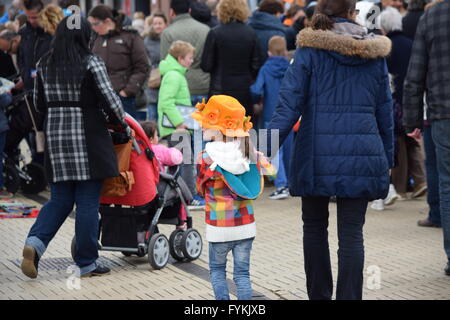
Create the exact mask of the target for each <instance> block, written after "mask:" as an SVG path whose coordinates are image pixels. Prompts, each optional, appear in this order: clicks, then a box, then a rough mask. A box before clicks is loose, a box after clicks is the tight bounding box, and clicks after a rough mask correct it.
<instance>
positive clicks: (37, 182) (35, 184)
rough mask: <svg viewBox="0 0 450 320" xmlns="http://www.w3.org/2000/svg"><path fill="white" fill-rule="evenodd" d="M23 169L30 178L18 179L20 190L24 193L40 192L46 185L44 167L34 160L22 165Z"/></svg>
mask: <svg viewBox="0 0 450 320" xmlns="http://www.w3.org/2000/svg"><path fill="white" fill-rule="evenodd" d="M23 171H24V172H25V173H26V174H27V175H28V176H29V178H30V179H20V185H21V187H22V191H23V193H25V194H36V193H39V192H42V191H44V190H45V188H46V187H47V179H46V177H45V169H44V167H43V166H41V165H40V164H38V163H36V162H31V163H29V164H27V165H26V166H24V167H23Z"/></svg>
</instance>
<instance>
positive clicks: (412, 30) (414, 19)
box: [403, 0, 430, 40]
mask: <svg viewBox="0 0 450 320" xmlns="http://www.w3.org/2000/svg"><path fill="white" fill-rule="evenodd" d="M429 2H430V1H429V0H409V3H408V13H407V14H406V16H404V17H403V33H404V34H405V35H406V36H407V37H408V38H410V39H411V40H414V36H415V35H416V30H417V25H418V24H419V20H420V17H421V16H422V15H423V13H424V10H425V6H426V4H427V3H429Z"/></svg>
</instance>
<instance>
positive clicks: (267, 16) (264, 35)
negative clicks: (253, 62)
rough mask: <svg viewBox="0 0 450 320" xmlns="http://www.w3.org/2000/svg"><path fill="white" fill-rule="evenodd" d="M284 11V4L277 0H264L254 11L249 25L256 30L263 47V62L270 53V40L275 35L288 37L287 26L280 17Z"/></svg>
mask: <svg viewBox="0 0 450 320" xmlns="http://www.w3.org/2000/svg"><path fill="white" fill-rule="evenodd" d="M283 13H284V8H283V5H282V4H281V3H280V2H278V1H277V0H263V1H261V3H260V4H259V9H258V10H257V11H255V12H254V13H253V16H252V17H251V18H250V20H249V21H248V25H249V26H250V27H252V28H253V29H254V30H255V31H256V36H257V37H258V44H259V48H260V49H261V58H262V60H261V62H263V63H264V62H265V61H266V59H267V57H268V54H267V51H268V45H269V40H270V38H272V37H273V36H282V37H286V29H287V28H286V27H285V26H283V23H281V20H280V17H281V15H282V14H283Z"/></svg>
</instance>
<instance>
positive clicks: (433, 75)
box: [403, 0, 450, 276]
mask: <svg viewBox="0 0 450 320" xmlns="http://www.w3.org/2000/svg"><path fill="white" fill-rule="evenodd" d="M449 68H450V1H448V0H446V1H443V2H441V3H438V4H437V5H435V6H434V7H433V8H431V9H429V10H428V11H426V12H425V13H424V15H423V16H422V18H421V19H420V22H419V26H418V27H417V33H416V37H415V40H414V44H413V51H412V56H411V60H410V64H409V68H408V75H407V77H406V82H405V87H404V95H403V105H404V112H405V113H404V115H403V122H404V125H405V129H406V132H407V133H409V135H410V136H411V137H413V138H415V139H417V140H419V139H420V138H421V130H422V128H423V119H424V108H423V107H424V99H423V97H424V94H425V93H426V100H427V106H428V109H427V119H428V120H429V121H430V122H431V133H432V137H433V140H434V143H435V145H436V148H435V150H436V159H437V170H438V174H439V189H440V190H439V196H440V209H441V224H442V229H443V232H444V248H445V252H446V254H447V258H448V263H447V266H446V268H445V273H446V274H447V275H449V276H450V78H449V74H450V71H449Z"/></svg>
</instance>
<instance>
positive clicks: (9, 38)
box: [0, 30, 20, 78]
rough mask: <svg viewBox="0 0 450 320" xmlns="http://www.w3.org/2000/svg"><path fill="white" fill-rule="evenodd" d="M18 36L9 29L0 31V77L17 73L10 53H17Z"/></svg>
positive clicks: (8, 76)
mask: <svg viewBox="0 0 450 320" xmlns="http://www.w3.org/2000/svg"><path fill="white" fill-rule="evenodd" d="M19 43H20V36H19V35H18V34H17V33H16V32H14V31H11V30H3V31H2V32H0V77H2V78H10V77H12V76H14V75H15V74H16V73H17V70H16V67H15V66H14V62H13V59H12V57H11V54H14V53H17V47H18V45H19Z"/></svg>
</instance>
